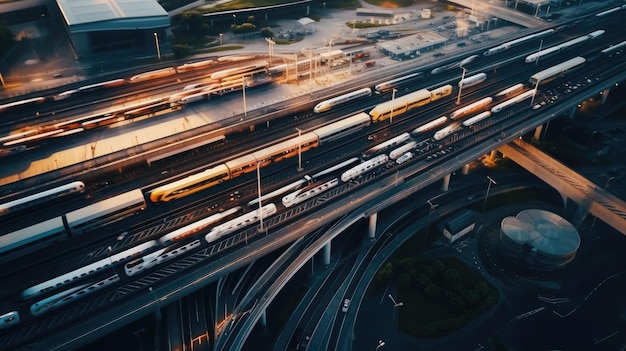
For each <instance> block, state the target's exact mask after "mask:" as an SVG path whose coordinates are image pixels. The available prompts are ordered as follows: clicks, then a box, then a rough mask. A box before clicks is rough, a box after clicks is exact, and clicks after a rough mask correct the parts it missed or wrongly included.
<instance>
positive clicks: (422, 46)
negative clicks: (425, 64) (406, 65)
mask: <svg viewBox="0 0 626 351" xmlns="http://www.w3.org/2000/svg"><path fill="white" fill-rule="evenodd" d="M446 40H447V39H446V38H445V37H443V36H441V35H439V34H437V33H434V32H420V33H417V34H415V35H411V36H407V37H404V38H398V39H394V40H386V41H380V42H378V43H377V44H376V47H377V48H378V49H379V50H380V51H381V52H382V53H383V54H385V55H387V56H389V57H391V58H392V59H395V60H407V59H411V58H415V57H417V56H419V55H420V54H421V53H424V52H427V51H432V50H435V49H437V48H439V47H441V46H443V45H445V43H446Z"/></svg>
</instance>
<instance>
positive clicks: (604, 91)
mask: <svg viewBox="0 0 626 351" xmlns="http://www.w3.org/2000/svg"><path fill="white" fill-rule="evenodd" d="M610 92H611V89H610V88H609V89H604V90H602V99H601V100H600V102H601V103H605V102H606V99H608V98H609V93H610Z"/></svg>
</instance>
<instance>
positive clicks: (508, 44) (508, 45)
mask: <svg viewBox="0 0 626 351" xmlns="http://www.w3.org/2000/svg"><path fill="white" fill-rule="evenodd" d="M554 32H555V30H554V29H546V30H544V31H541V32H538V33H534V34H531V35H527V36H524V37H522V38H518V39H515V40H511V41H508V42H506V43H503V44H500V45H498V46H495V47H493V48H490V49H489V50H487V51H485V52H484V53H483V55H484V56H490V55H495V54H497V53H500V52H503V51H505V50H508V49H510V48H512V47H514V46H518V45H522V44H524V43H527V42H529V41H531V40H533V39H539V38H543V37H546V36H548V35H550V34H552V33H554Z"/></svg>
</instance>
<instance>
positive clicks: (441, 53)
mask: <svg viewBox="0 0 626 351" xmlns="http://www.w3.org/2000/svg"><path fill="white" fill-rule="evenodd" d="M443 55H445V53H443V52H436V53H434V54H433V56H435V57H441V56H443Z"/></svg>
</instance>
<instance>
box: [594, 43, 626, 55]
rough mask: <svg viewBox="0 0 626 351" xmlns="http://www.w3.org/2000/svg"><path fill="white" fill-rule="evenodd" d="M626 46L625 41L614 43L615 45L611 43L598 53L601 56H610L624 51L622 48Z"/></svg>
mask: <svg viewBox="0 0 626 351" xmlns="http://www.w3.org/2000/svg"><path fill="white" fill-rule="evenodd" d="M625 47H626V41H623V42H621V43H618V44H615V45H611V46H609V47H608V48H606V49H604V50H602V51H600V54H601V55H602V56H603V57H612V56H614V55H619V54H621V53H622V52H623V51H624V48H625Z"/></svg>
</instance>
